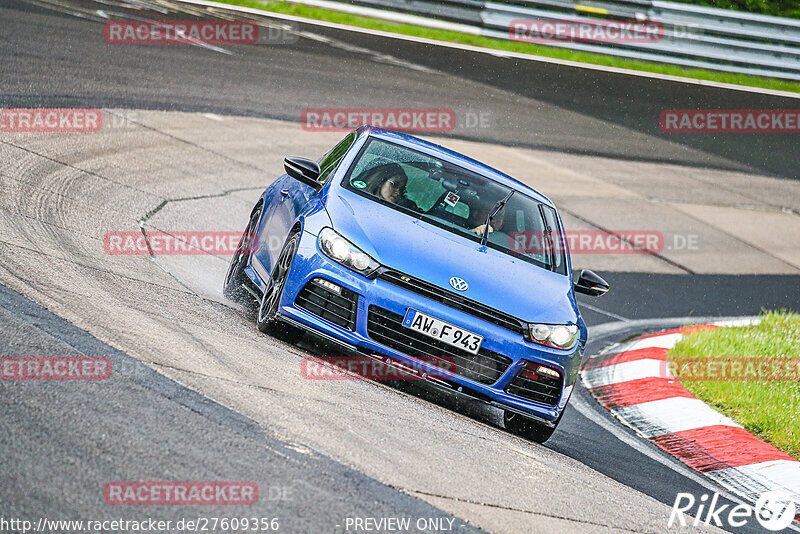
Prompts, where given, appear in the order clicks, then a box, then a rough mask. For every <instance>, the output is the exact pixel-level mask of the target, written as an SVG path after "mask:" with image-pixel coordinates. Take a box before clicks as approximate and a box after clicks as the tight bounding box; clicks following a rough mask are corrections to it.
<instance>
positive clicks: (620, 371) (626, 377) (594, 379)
mask: <svg viewBox="0 0 800 534" xmlns="http://www.w3.org/2000/svg"><path fill="white" fill-rule="evenodd" d="M642 378H675V377H674V376H672V373H670V372H669V370H668V369H667V366H666V363H665V361H664V360H651V359H649V358H648V359H645V360H636V361H632V362H624V363H618V364H616V365H607V366H605V367H598V368H597V369H588V370H586V371H584V372H583V381H584V382H586V385H587V386H588V387H592V388H596V387H598V386H608V385H610V384H619V383H620V382H630V381H631V380H639V379H642Z"/></svg>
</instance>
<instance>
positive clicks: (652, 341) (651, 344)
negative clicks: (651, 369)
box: [617, 334, 683, 352]
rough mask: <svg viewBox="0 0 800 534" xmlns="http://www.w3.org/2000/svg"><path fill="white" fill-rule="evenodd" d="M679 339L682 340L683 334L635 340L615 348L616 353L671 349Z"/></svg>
mask: <svg viewBox="0 0 800 534" xmlns="http://www.w3.org/2000/svg"><path fill="white" fill-rule="evenodd" d="M681 339H683V334H664V335H663V336H656V337H648V338H645V339H636V340H634V341H631V342H629V343H625V344H623V345H620V346H619V347H617V352H628V351H631V350H639V349H672V348H675V345H677V344H678V341H680V340H681Z"/></svg>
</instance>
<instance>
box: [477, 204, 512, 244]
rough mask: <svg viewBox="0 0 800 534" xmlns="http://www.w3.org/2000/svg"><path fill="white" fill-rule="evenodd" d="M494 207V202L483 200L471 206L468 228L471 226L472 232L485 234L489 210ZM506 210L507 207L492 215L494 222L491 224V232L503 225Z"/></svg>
mask: <svg viewBox="0 0 800 534" xmlns="http://www.w3.org/2000/svg"><path fill="white" fill-rule="evenodd" d="M493 207H494V204H492V203H489V202H483V201H479V202H478V203H476V204H475V205H474V206H470V208H469V217H468V218H467V228H469V231H470V232H473V233H474V234H476V235H480V236H482V235H483V231H484V230H485V229H486V217H488V216H489V212H490V211H492V208H493ZM505 211H506V210H505V208H503V209H501V210H500V211H498V212H497V213H495V215H494V217H492V222H491V224H490V225H489V233H490V234H491V233H492V232H494V231H495V230H499V229H500V228H502V227H503V217H504V216H505Z"/></svg>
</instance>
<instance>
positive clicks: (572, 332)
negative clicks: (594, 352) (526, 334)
mask: <svg viewBox="0 0 800 534" xmlns="http://www.w3.org/2000/svg"><path fill="white" fill-rule="evenodd" d="M529 326H530V340H531V341H533V342H535V343H539V344H540V345H546V346H548V347H554V348H556V349H565V350H566V349H571V348H572V347H574V346H575V343H576V342H577V341H578V325H574V324H532V325H529Z"/></svg>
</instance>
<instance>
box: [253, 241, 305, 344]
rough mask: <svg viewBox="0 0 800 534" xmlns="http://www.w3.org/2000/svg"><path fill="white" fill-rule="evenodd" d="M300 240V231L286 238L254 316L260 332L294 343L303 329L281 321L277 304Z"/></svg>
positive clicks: (300, 335)
mask: <svg viewBox="0 0 800 534" xmlns="http://www.w3.org/2000/svg"><path fill="white" fill-rule="evenodd" d="M299 242H300V232H297V231H295V232H293V233H292V234H290V235H289V237H288V238H287V239H286V243H284V245H283V248H282V249H281V253H280V254H279V255H278V260H277V261H276V262H275V265H274V266H273V268H272V274H270V277H269V280H267V288H266V290H265V291H264V294H263V295H262V297H261V302H260V304H259V306H258V315H257V317H256V326H257V327H258V329H259V330H260V331H261V332H264V333H265V334H270V335H273V336H275V337H279V338H281V339H282V340H284V341H286V342H288V343H295V342H297V341H299V340H300V338H301V337H303V331H302V330H300V329H299V328H295V327H294V326H291V325H288V324H286V323H282V322H281V321H280V320H279V319H278V306H279V305H280V301H281V297H282V296H283V288H284V286H285V285H286V279H287V278H288V277H289V272H290V271H291V268H292V262H293V260H294V256H295V254H296V253H297V245H298V243H299Z"/></svg>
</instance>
